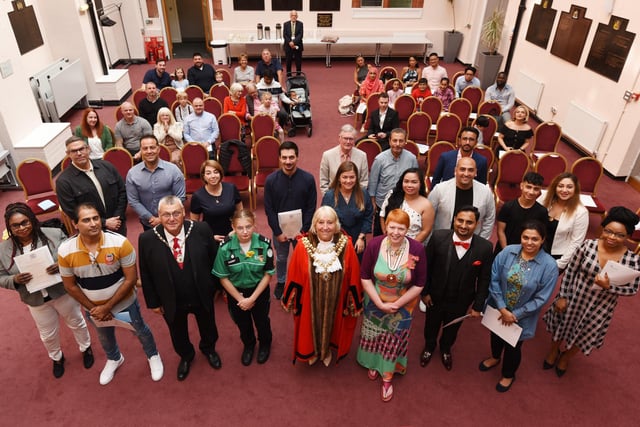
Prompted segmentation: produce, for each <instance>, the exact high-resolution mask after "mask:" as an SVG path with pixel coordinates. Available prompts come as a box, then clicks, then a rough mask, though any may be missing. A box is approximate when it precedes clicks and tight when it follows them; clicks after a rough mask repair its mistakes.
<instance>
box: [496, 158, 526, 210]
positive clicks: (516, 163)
mask: <svg viewBox="0 0 640 427" xmlns="http://www.w3.org/2000/svg"><path fill="white" fill-rule="evenodd" d="M530 166H531V164H530V159H529V156H527V153H525V152H524V151H522V150H511V151H507V152H505V153H504V154H503V155H502V157H501V158H500V160H498V176H497V178H496V185H495V186H494V193H495V196H496V204H497V205H500V204H502V203H504V202H508V201H509V200H513V199H517V198H518V197H519V196H520V183H521V182H522V178H523V177H524V175H525V174H526V173H527V172H528V171H529V167H530Z"/></svg>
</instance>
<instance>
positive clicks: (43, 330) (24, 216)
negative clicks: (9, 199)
mask: <svg viewBox="0 0 640 427" xmlns="http://www.w3.org/2000/svg"><path fill="white" fill-rule="evenodd" d="M4 221H5V225H6V227H7V232H8V233H9V238H8V239H7V240H5V241H3V242H0V287H3V288H5V289H11V290H14V291H17V292H18V293H19V294H20V299H21V300H22V302H23V303H25V304H26V305H27V307H29V312H30V313H31V317H33V320H34V321H35V323H36V327H37V328H38V332H40V340H42V343H43V344H44V346H45V348H46V349H47V352H48V353H49V357H50V358H51V360H53V376H54V377H56V378H60V377H61V376H62V375H63V374H64V362H65V359H64V355H63V354H62V349H61V348H60V332H59V318H60V316H62V318H63V319H64V322H65V324H66V325H67V327H68V328H69V329H70V330H71V332H73V336H74V338H75V340H76V343H77V344H78V347H79V349H80V351H81V352H82V361H83V364H84V367H85V368H86V369H89V368H90V367H91V366H93V362H94V359H93V352H92V351H91V338H90V337H89V331H88V330H87V324H86V323H85V320H84V317H82V313H81V312H80V304H78V302H77V301H76V300H75V299H73V298H72V297H71V296H69V295H68V294H67V293H66V292H65V290H64V286H63V285H62V282H59V283H56V284H54V285H52V286H49V287H47V288H44V289H42V290H40V291H36V292H33V293H31V292H29V291H28V290H27V284H28V283H29V282H31V280H32V279H33V275H32V273H29V272H22V273H21V272H20V271H19V270H18V267H17V266H16V263H15V260H14V257H16V256H18V255H22V254H24V253H28V252H31V251H33V250H36V249H38V248H40V247H43V246H46V247H48V249H49V252H50V253H51V256H52V257H53V260H54V263H53V264H51V265H50V266H48V267H47V273H48V274H56V273H58V264H57V260H58V246H60V242H62V240H64V239H65V238H66V236H65V235H64V233H62V231H61V230H60V229H57V228H40V223H39V222H38V219H37V218H36V216H35V215H34V213H33V211H32V210H31V209H30V208H29V206H27V205H26V204H25V203H12V204H10V205H8V206H7V209H6V211H5V213H4Z"/></svg>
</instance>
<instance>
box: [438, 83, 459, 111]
mask: <svg viewBox="0 0 640 427" xmlns="http://www.w3.org/2000/svg"><path fill="white" fill-rule="evenodd" d="M433 96H435V97H437V98H440V101H442V111H449V105H451V102H453V99H454V98H455V97H456V94H455V92H454V90H453V88H452V87H451V86H449V78H447V77H443V78H442V79H440V86H438V89H436V91H435V92H434V93H433Z"/></svg>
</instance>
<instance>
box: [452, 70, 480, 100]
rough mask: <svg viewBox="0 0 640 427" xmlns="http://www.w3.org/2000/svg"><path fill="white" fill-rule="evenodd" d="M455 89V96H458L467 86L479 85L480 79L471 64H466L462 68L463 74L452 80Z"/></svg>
mask: <svg viewBox="0 0 640 427" xmlns="http://www.w3.org/2000/svg"><path fill="white" fill-rule="evenodd" d="M453 84H454V85H455V89H456V96H457V97H458V98H459V97H461V96H462V91H463V90H465V89H466V88H467V87H469V86H478V87H480V79H479V78H477V77H476V69H475V67H472V66H470V65H469V66H467V67H465V69H464V74H463V75H461V76H460V77H458V79H457V80H456V81H455V82H453Z"/></svg>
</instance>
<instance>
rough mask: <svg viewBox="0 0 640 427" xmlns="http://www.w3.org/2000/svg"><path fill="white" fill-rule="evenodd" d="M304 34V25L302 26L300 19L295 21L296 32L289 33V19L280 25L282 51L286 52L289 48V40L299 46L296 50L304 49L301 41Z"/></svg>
mask: <svg viewBox="0 0 640 427" xmlns="http://www.w3.org/2000/svg"><path fill="white" fill-rule="evenodd" d="M303 34H304V27H303V26H302V22H301V21H296V33H295V34H293V35H292V34H291V21H287V22H285V23H284V25H283V26H282V38H283V39H284V44H283V46H282V47H283V48H284V51H285V52H287V51H289V50H291V46H289V42H290V41H293V44H295V45H296V46H299V48H298V50H299V51H300V52H302V51H303V50H304V45H303V43H302V36H303Z"/></svg>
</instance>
